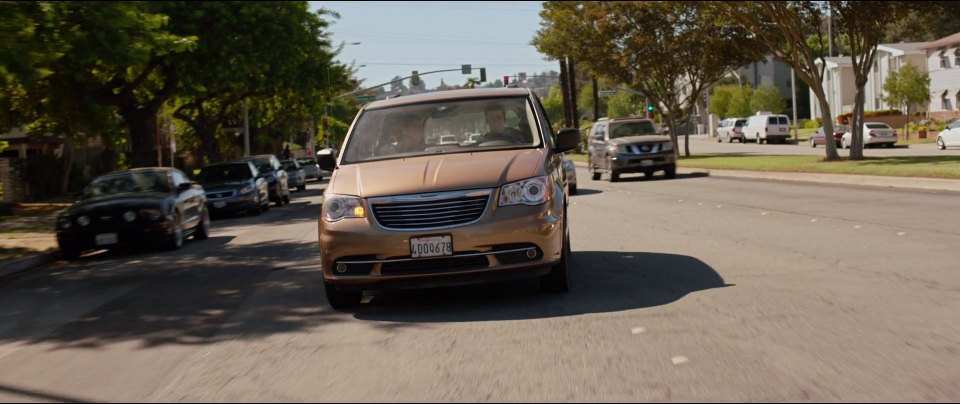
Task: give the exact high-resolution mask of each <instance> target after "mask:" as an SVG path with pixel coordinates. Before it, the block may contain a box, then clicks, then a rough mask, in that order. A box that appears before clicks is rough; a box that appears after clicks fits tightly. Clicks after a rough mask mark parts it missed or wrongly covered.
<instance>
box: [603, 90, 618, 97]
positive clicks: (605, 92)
mask: <svg viewBox="0 0 960 404" xmlns="http://www.w3.org/2000/svg"><path fill="white" fill-rule="evenodd" d="M615 94H617V92H616V91H615V90H603V91H600V96H601V97H613V96H614V95H615Z"/></svg>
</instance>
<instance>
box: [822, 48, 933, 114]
mask: <svg viewBox="0 0 960 404" xmlns="http://www.w3.org/2000/svg"><path fill="white" fill-rule="evenodd" d="M924 46H926V43H925V42H911V43H895V44H880V45H878V46H877V53H876V56H874V62H873V68H872V69H871V70H870V73H869V74H868V76H867V84H866V86H865V87H864V105H863V109H864V111H880V110H887V109H897V108H898V106H894V105H889V104H887V103H886V102H884V101H883V96H884V91H883V85H884V83H886V82H887V76H888V75H889V74H890V72H891V71H897V70H899V69H900V68H901V67H903V66H905V65H906V64H907V63H911V64H914V65H916V66H917V67H919V68H920V71H921V72H924V71H926V70H927V61H926V55H925V52H924V51H923V47H924ZM825 59H826V62H827V68H826V70H825V71H824V85H823V91H824V93H825V94H826V96H827V102H828V103H829V104H830V112H831V113H832V114H833V116H834V117H836V116H837V115H840V114H844V113H849V112H853V104H854V100H855V97H856V95H857V86H856V82H855V80H854V74H853V62H852V61H851V60H850V56H839V57H828V58H825ZM817 64H818V65H819V61H818V62H817ZM923 109H924V108H921V111H922V110H923ZM810 110H811V111H813V113H812V116H813V117H814V118H820V117H821V115H822V114H821V112H820V102H819V100H817V97H816V96H815V95H814V94H813V91H811V92H810ZM903 112H904V113H905V112H906V111H903Z"/></svg>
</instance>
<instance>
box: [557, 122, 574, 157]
mask: <svg viewBox="0 0 960 404" xmlns="http://www.w3.org/2000/svg"><path fill="white" fill-rule="evenodd" d="M579 145H580V131H579V130H578V129H573V128H564V129H560V133H558V134H557V144H556V145H554V148H553V152H554V153H563V152H565V151H569V150H573V149H575V148H577V146H579Z"/></svg>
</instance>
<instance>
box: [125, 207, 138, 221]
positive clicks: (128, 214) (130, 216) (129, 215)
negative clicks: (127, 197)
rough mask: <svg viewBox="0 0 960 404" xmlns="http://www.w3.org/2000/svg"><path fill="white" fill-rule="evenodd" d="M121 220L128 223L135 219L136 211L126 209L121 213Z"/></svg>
mask: <svg viewBox="0 0 960 404" xmlns="http://www.w3.org/2000/svg"><path fill="white" fill-rule="evenodd" d="M123 220H126V221H127V222H128V223H129V222H132V221H134V220H137V213H136V212H134V211H132V210H128V211H126V212H124V213H123Z"/></svg>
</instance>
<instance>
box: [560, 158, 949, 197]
mask: <svg viewBox="0 0 960 404" xmlns="http://www.w3.org/2000/svg"><path fill="white" fill-rule="evenodd" d="M574 164H576V165H577V166H578V167H581V168H587V163H585V162H581V161H574ZM677 172H678V173H684V174H689V173H706V174H707V175H709V176H711V177H722V178H747V179H762V180H775V181H797V182H813V183H820V184H836V185H858V186H869V187H880V188H900V189H912V190H923V191H951V192H960V180H948V179H943V178H918V177H882V176H876V175H850V174H823V173H788V172H778V171H745V170H715V169H705V168H683V167H678V168H677Z"/></svg>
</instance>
